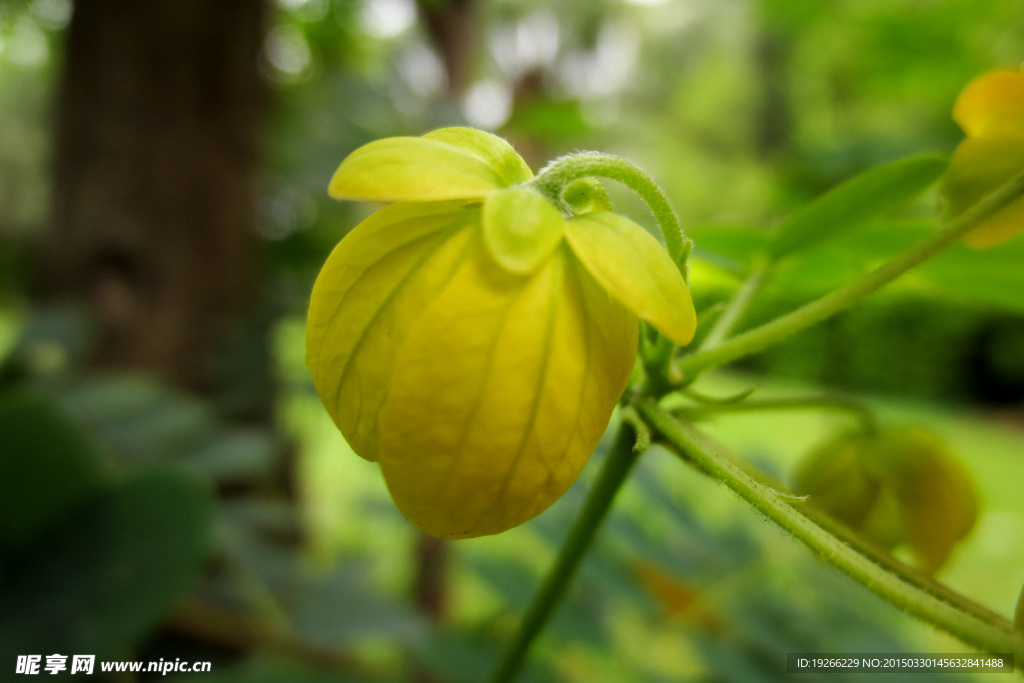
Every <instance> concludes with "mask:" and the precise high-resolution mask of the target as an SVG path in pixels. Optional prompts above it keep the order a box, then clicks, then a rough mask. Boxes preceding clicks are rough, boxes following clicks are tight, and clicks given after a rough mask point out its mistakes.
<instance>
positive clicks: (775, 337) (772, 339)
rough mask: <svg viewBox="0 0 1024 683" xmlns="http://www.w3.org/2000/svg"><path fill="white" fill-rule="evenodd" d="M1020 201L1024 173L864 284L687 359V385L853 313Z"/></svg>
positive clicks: (684, 362) (682, 368)
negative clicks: (855, 305)
mask: <svg viewBox="0 0 1024 683" xmlns="http://www.w3.org/2000/svg"><path fill="white" fill-rule="evenodd" d="M1021 196H1024V173H1021V174H1020V175H1018V176H1016V177H1015V178H1014V179H1013V180H1011V181H1010V182H1008V183H1007V184H1006V185H1004V186H1003V187H1001V188H1000V189H999V190H997V191H996V192H994V193H993V194H991V195H989V196H988V197H987V198H986V199H985V200H983V201H982V202H980V203H978V204H977V205H976V206H975V207H973V208H972V209H971V210H969V211H967V212H966V213H964V214H962V215H961V216H960V217H958V218H956V219H955V220H953V221H950V222H949V223H947V224H946V225H944V226H943V227H941V228H940V229H939V230H937V231H936V232H934V233H933V234H932V235H931V236H929V237H928V238H927V239H925V240H922V241H921V242H920V243H918V244H917V245H916V246H914V247H913V248H911V249H910V250H909V251H906V252H904V253H903V254H901V255H899V256H897V257H896V258H894V259H892V260H891V261H889V262H888V263H886V264H885V265H883V266H881V267H879V268H878V269H877V270H874V271H872V272H871V273H868V274H867V275H865V276H864V277H863V278H861V279H860V280H857V281H855V282H852V283H850V284H849V285H847V286H845V287H842V288H841V289H837V290H836V291H834V292H832V293H830V294H826V295H825V296H823V297H822V298H820V299H818V300H816V301H812V302H811V303H809V304H807V305H806V306H802V307H801V308H798V309H797V310H795V311H793V312H792V313H789V314H787V315H784V316H782V317H781V318H776V319H775V320H773V321H771V322H770V323H766V324H764V325H762V326H760V327H757V328H755V329H753V330H750V331H748V332H744V333H743V334H740V335H737V336H735V337H733V338H731V339H728V340H726V341H723V342H722V343H720V344H718V345H717V346H714V347H708V348H707V349H706V350H702V351H698V352H696V353H694V354H692V355H690V356H685V357H683V358H682V359H680V361H679V364H678V368H679V370H680V371H681V372H682V376H683V381H684V382H685V381H687V380H689V379H692V378H693V377H694V376H695V375H697V374H699V373H701V372H703V371H704V370H708V369H710V368H713V367H717V366H719V365H723V364H725V363H728V362H730V361H734V360H736V359H737V358H742V357H743V356H747V355H750V354H752V353H756V352H758V351H760V350H762V349H764V348H766V347H768V346H771V345H772V344H775V343H777V342H779V341H781V340H783V339H785V338H786V337H788V336H789V335H791V334H793V333H794V332H799V331H800V330H802V329H804V328H807V327H810V326H811V325H815V324H817V323H819V322H821V321H822V320H825V319H826V318H829V317H831V316H833V315H835V314H836V313H838V312H840V311H842V310H844V309H846V308H848V307H849V306H851V305H852V304H853V303H854V302H856V301H857V300H858V299H861V298H863V297H865V296H867V295H868V294H872V293H873V292H875V291H877V290H878V289H880V288H882V287H883V286H884V285H886V284H888V283H890V282H892V281H893V280H895V279H896V278H898V277H899V276H900V275H902V274H903V273H905V272H907V271H908V270H910V269H911V268H914V267H915V266H917V265H918V264H920V263H921V262H922V261H924V260H926V259H928V258H929V257H931V256H933V255H934V254H936V253H937V252H939V251H942V250H943V249H945V248H946V247H948V246H949V245H951V244H952V243H953V242H956V241H957V240H958V239H960V238H961V237H963V236H964V235H965V234H967V233H968V232H970V231H971V230H972V229H973V228H975V227H977V226H978V225H979V224H980V223H982V222H983V221H984V220H985V219H986V218H988V217H989V216H991V215H992V214H994V213H996V212H997V211H1000V210H1001V209H1003V208H1005V207H1006V206H1007V205H1008V204H1010V203H1011V202H1013V201H1015V200H1017V199H1018V198H1020V197H1021Z"/></svg>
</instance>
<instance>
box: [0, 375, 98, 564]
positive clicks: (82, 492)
mask: <svg viewBox="0 0 1024 683" xmlns="http://www.w3.org/2000/svg"><path fill="white" fill-rule="evenodd" d="M108 479H109V477H108V472H107V470H106V468H105V467H104V466H103V462H102V459H101V457H100V454H99V450H98V448H97V446H96V444H94V443H93V441H92V440H91V439H90V438H89V435H88V434H87V433H86V432H85V430H84V429H82V427H81V426H80V425H78V424H77V423H76V422H75V421H74V420H73V419H72V418H71V416H70V415H67V414H65V413H64V412H63V411H62V410H60V409H59V408H58V407H57V406H56V405H54V403H53V402H52V401H50V400H48V399H46V398H43V397H41V396H36V395H34V394H29V393H27V392H17V393H10V394H6V395H4V396H3V397H0V559H4V560H6V559H7V558H9V557H11V556H14V555H17V554H18V553H19V552H20V551H21V550H23V549H24V547H25V546H26V545H27V544H28V543H31V542H32V540H33V539H34V538H35V537H36V536H38V535H39V534H40V533H42V532H43V531H45V530H46V529H47V528H48V527H49V526H51V525H53V524H54V523H56V522H57V521H58V520H59V519H60V518H61V517H62V516H64V515H66V514H67V513H68V512H69V511H70V510H71V509H73V508H74V507H75V506H77V505H79V504H80V503H81V502H83V501H84V500H85V499H87V498H89V497H90V496H92V495H94V494H96V493H97V492H98V491H100V490H102V489H103V488H104V487H106V486H107V484H108Z"/></svg>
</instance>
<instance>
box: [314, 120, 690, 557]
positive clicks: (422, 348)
mask: <svg viewBox="0 0 1024 683" xmlns="http://www.w3.org/2000/svg"><path fill="white" fill-rule="evenodd" d="M531 177H532V174H531V173H530V171H529V168H527V167H526V164H525V163H524V162H523V161H522V159H521V158H520V157H519V156H518V155H517V154H515V152H514V151H513V150H512V148H511V147H509V146H508V144H507V143H506V142H504V141H503V140H501V139H500V138H497V137H494V136H492V135H489V134H486V133H482V132H480V131H475V130H472V129H467V128H454V129H443V130H441V131H435V132H433V133H430V134H428V135H426V136H424V137H422V138H389V139H385V140H379V141H377V142H373V143H370V144H368V145H365V146H364V147H361V148H359V149H357V150H356V151H355V152H353V153H352V154H351V155H350V156H349V157H348V158H347V159H346V160H345V161H344V162H343V163H342V164H341V166H340V167H339V169H338V171H337V173H336V174H335V176H334V178H333V179H332V180H331V184H330V190H329V191H330V193H331V194H332V196H335V197H339V198H348V199H369V200H377V201H395V202H397V203H395V204H392V205H390V206H388V207H386V208H384V209H382V210H380V211H378V212H377V213H375V214H373V215H372V216H370V217H369V218H368V219H367V220H366V221H364V222H363V223H362V224H360V225H359V226H357V227H356V228H355V229H353V230H352V232H351V233H349V234H348V236H346V237H345V239H343V240H342V241H341V242H340V243H339V244H338V246H337V247H336V248H335V250H334V251H333V253H332V254H331V255H330V257H329V258H328V260H327V263H326V264H325V265H324V267H323V270H322V271H321V273H320V275H319V277H318V278H317V281H316V284H315V286H314V288H313V293H312V297H311V300H310V309H309V318H308V323H307V337H306V339H307V342H306V343H307V354H306V362H307V364H308V365H309V368H310V371H311V374H312V377H313V383H314V385H315V387H316V390H317V392H318V394H319V395H320V398H321V400H322V401H323V403H324V406H325V407H326V408H327V411H328V412H329V413H330V415H331V417H332V418H333V419H334V421H335V423H336V424H337V425H338V428H339V429H340V430H341V432H342V434H343V435H344V436H345V438H346V439H347V440H348V442H349V444H350V445H351V446H352V448H353V450H355V451H356V453H358V454H359V455H361V456H362V457H364V458H366V459H367V460H371V461H378V462H379V463H380V466H381V470H382V472H383V474H384V479H385V481H386V483H387V486H388V489H389V491H390V493H391V496H392V498H393V499H394V501H395V503H396V505H397V506H398V508H399V509H400V510H401V511H402V513H403V514H404V515H405V516H406V517H407V518H408V519H409V520H410V521H411V522H413V523H414V524H415V525H416V526H418V527H420V528H421V529H423V530H424V531H426V532H427V533H430V534H433V535H435V536H439V537H442V538H469V537H474V536H481V535H486V534H495V533H499V532H501V531H504V530H506V529H509V528H511V527H513V526H516V525H518V524H521V523H523V522H525V521H526V520H528V519H530V518H532V517H534V516H535V515H537V514H539V513H540V512H542V511H543V510H545V509H546V508H547V507H548V506H549V505H551V504H552V503H553V502H554V501H555V500H557V499H558V498H559V497H561V496H562V494H563V493H565V491H566V490H567V489H568V488H569V486H570V485H571V484H572V483H573V482H574V481H575V479H576V477H577V476H578V475H579V473H580V471H581V470H582V469H583V466H584V465H585V464H586V462H587V460H588V459H589V457H590V454H591V452H592V451H593V449H594V447H595V446H596V445H597V443H598V441H599V440H600V439H601V436H602V434H603V433H604V430H605V427H606V426H607V423H608V420H609V418H610V416H611V412H612V410H613V409H614V407H615V405H616V403H617V401H618V399H619V397H620V395H621V394H622V391H623V389H624V388H625V386H626V382H627V381H628V379H629V376H630V373H631V371H632V369H633V363H634V358H635V355H636V349H637V343H638V342H637V336H638V321H637V317H638V316H639V317H642V318H644V319H646V320H648V321H649V322H651V323H652V324H654V325H655V326H656V327H658V328H659V329H660V330H661V331H662V333H664V334H665V335H666V336H668V337H669V338H671V339H672V340H673V341H675V342H676V343H679V344H686V343H688V342H689V341H690V339H692V337H693V333H694V328H695V324H696V316H695V314H694V311H693V304H692V302H691V300H690V295H689V291H688V289H687V287H686V284H685V282H684V281H683V279H682V276H681V275H680V273H679V271H678V269H677V268H676V267H675V265H674V264H673V263H672V262H671V260H670V259H669V258H668V255H667V254H666V253H665V252H664V250H663V249H662V247H661V246H660V245H659V244H658V242H657V240H655V239H654V238H653V237H652V236H651V235H650V234H649V233H647V232H646V231H644V230H643V229H642V228H641V227H639V226H637V225H636V224H634V223H632V222H631V221H629V220H627V219H625V218H622V217H621V216H617V215H615V214H613V213H610V212H607V211H596V212H592V213H587V214H584V215H578V216H573V217H568V218H567V217H563V216H562V214H561V213H560V212H559V211H558V209H556V208H555V207H554V205H552V204H551V203H550V202H549V201H548V200H547V199H546V198H545V197H544V196H542V195H540V194H538V193H536V192H535V191H534V190H532V189H530V187H529V186H528V185H526V184H524V183H526V181H528V180H529V179H530V178H531Z"/></svg>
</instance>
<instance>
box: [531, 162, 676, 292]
mask: <svg viewBox="0 0 1024 683" xmlns="http://www.w3.org/2000/svg"><path fill="white" fill-rule="evenodd" d="M580 178H607V179H609V180H615V181H618V182H620V183H622V184H623V185H625V186H626V187H628V188H629V189H631V190H632V191H633V192H635V193H636V194H637V195H639V197H640V198H641V199H643V200H644V201H645V202H646V203H647V206H648V207H650V209H651V213H653V214H654V217H655V219H657V221H658V224H659V226H660V227H661V234H662V236H664V238H665V246H666V247H668V253H669V255H670V256H671V257H672V260H673V261H674V262H675V264H676V266H678V267H679V269H680V271H682V273H683V276H684V277H685V276H686V259H687V257H688V256H689V255H690V240H689V239H687V237H686V236H685V235H684V234H683V229H682V226H681V225H680V224H679V216H677V215H676V212H675V209H673V208H672V205H671V204H670V203H669V201H668V198H667V197H666V196H665V193H664V192H662V190H661V188H660V187H658V185H657V184H656V183H655V182H654V180H652V179H651V177H650V176H649V175H647V174H646V173H644V172H643V171H642V170H640V168H638V167H637V166H635V165H634V164H633V163H631V162H629V161H626V160H625V159H622V158H620V157H617V156H613V155H611V154H601V153H599V152H581V153H579V154H570V155H568V156H564V157H561V158H559V159H555V160H554V161H552V162H551V163H550V164H548V165H547V166H546V167H545V168H544V169H543V170H541V172H540V173H539V174H538V175H537V177H536V178H534V179H533V180H532V181H531V182H532V184H533V185H534V186H535V187H536V188H537V189H539V190H540V191H541V192H543V193H544V194H545V195H547V196H548V197H550V198H551V199H552V200H554V201H555V203H557V204H559V205H564V203H565V202H564V198H563V196H562V193H563V191H564V190H565V189H566V188H568V187H569V186H570V185H572V183H573V182H575V181H577V180H579V179H580Z"/></svg>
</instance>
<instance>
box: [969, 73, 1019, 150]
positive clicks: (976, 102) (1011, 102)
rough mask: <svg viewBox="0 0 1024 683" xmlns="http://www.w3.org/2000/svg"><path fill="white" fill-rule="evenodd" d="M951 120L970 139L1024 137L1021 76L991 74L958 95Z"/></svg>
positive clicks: (972, 82) (978, 79)
mask: <svg viewBox="0 0 1024 683" xmlns="http://www.w3.org/2000/svg"><path fill="white" fill-rule="evenodd" d="M953 119H954V120H955V121H956V122H957V123H958V124H960V127H961V128H963V130H964V132H965V133H967V134H968V135H971V136H977V135H998V134H1007V133H1016V134H1018V135H1019V134H1024V75H1021V73H1020V72H1018V71H1010V70H1004V71H992V72H990V73H987V74H984V75H982V76H979V77H978V78H975V79H974V80H973V81H971V82H970V83H968V84H967V86H966V87H965V88H964V89H963V90H962V91H961V92H960V96H959V97H958V98H957V100H956V104H955V105H954V106H953Z"/></svg>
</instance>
